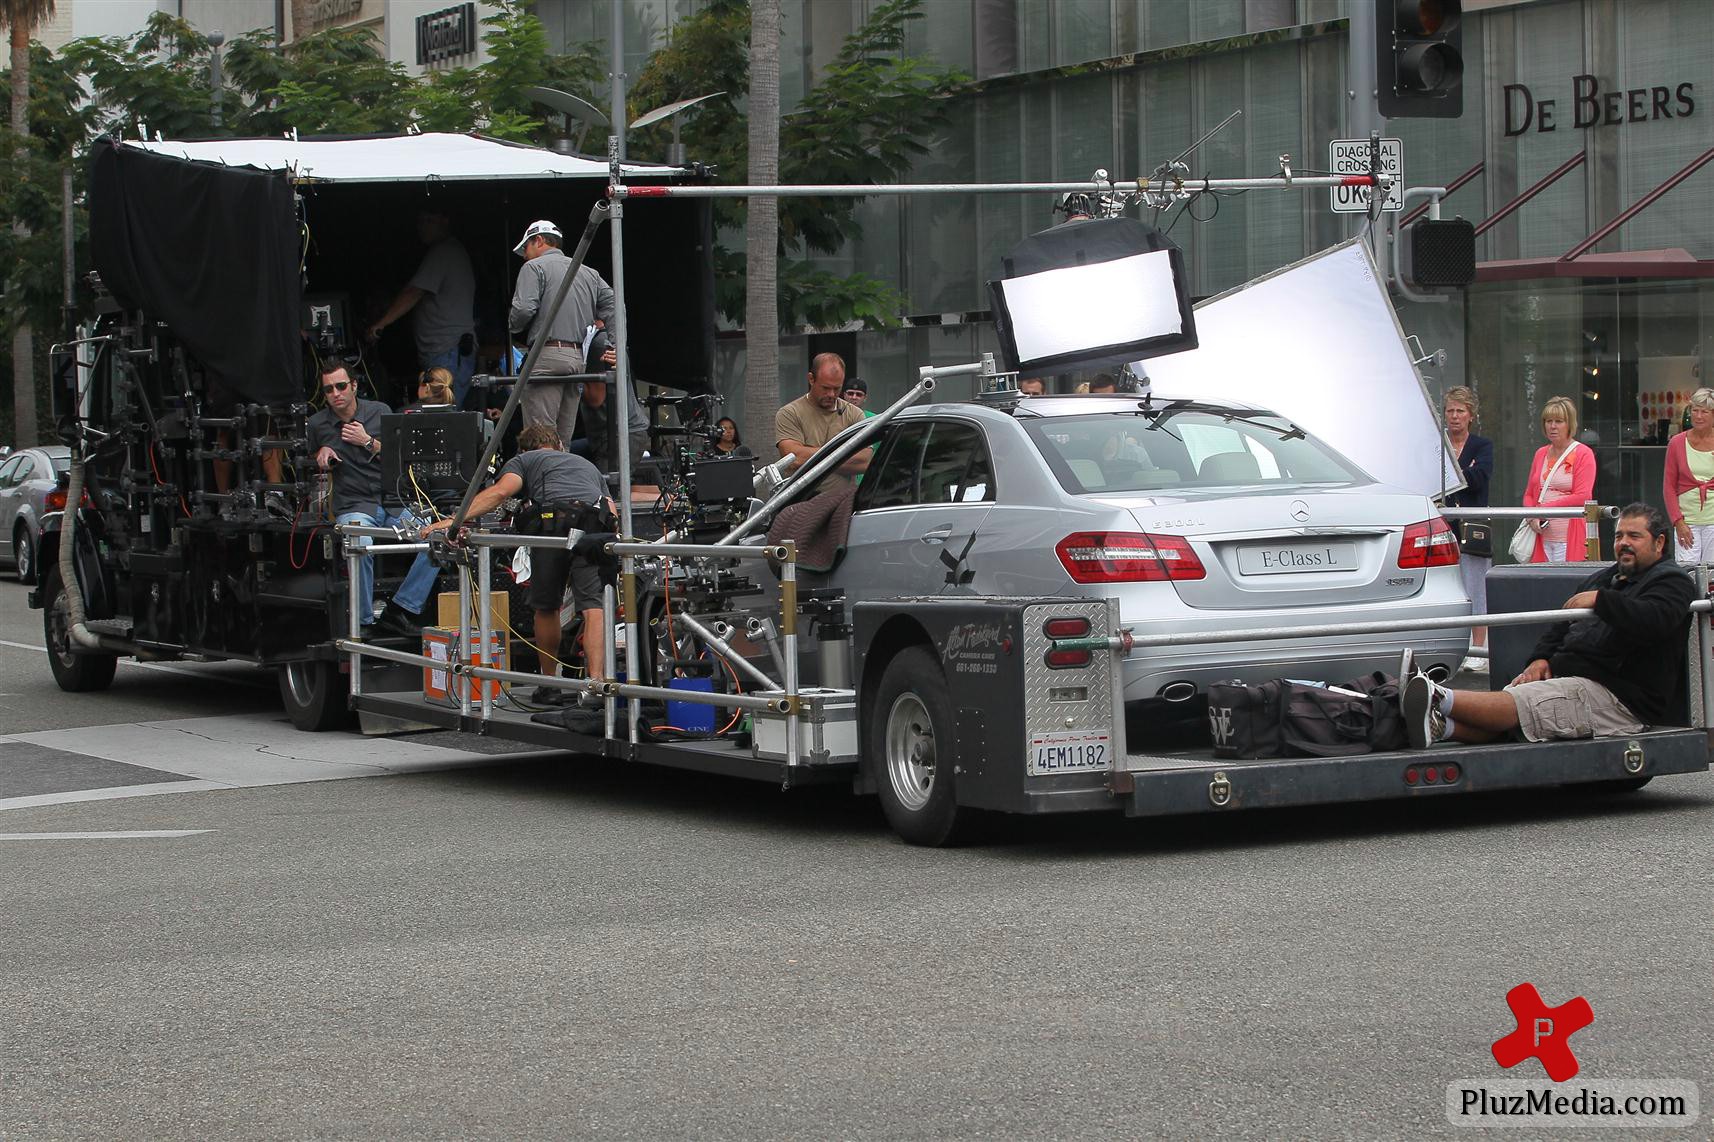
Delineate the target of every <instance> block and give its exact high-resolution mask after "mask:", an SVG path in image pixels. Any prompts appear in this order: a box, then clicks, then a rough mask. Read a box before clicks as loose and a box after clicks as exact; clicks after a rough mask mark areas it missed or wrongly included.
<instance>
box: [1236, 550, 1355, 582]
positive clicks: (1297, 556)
mask: <svg viewBox="0 0 1714 1142" xmlns="http://www.w3.org/2000/svg"><path fill="white" fill-rule="evenodd" d="M1355 570H1357V545H1356V544H1355V543H1252V544H1250V545H1248V546H1246V547H1240V548H1239V549H1238V573H1239V574H1240V575H1307V574H1310V573H1311V572H1315V571H1355Z"/></svg>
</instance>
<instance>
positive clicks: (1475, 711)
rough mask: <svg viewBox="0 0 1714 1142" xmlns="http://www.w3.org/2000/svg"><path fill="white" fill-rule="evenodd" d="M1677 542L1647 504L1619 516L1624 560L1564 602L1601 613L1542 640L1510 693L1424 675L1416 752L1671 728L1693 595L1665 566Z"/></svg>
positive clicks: (1412, 709)
mask: <svg viewBox="0 0 1714 1142" xmlns="http://www.w3.org/2000/svg"><path fill="white" fill-rule="evenodd" d="M1671 534H1672V528H1671V526H1670V525H1669V524H1668V523H1667V521H1666V516H1665V515H1663V514H1662V513H1661V512H1660V511H1659V510H1657V509H1655V508H1653V507H1650V506H1649V505H1648V504H1641V503H1637V504H1632V505H1630V506H1629V507H1627V508H1625V509H1624V510H1623V511H1622V512H1620V513H1619V522H1618V524H1617V526H1616V527H1615V528H1614V529H1613V550H1614V554H1616V555H1617V556H1618V561H1617V562H1616V563H1614V564H1613V565H1612V566H1610V567H1604V568H1602V569H1601V570H1600V571H1597V572H1596V573H1595V574H1593V575H1591V576H1590V577H1589V578H1587V579H1585V580H1584V581H1583V583H1582V585H1581V586H1580V587H1579V589H1578V591H1577V593H1576V594H1575V595H1572V596H1571V598H1569V599H1567V600H1565V606H1566V608H1567V609H1584V608H1590V609H1593V610H1594V612H1595V614H1594V615H1593V616H1592V617H1590V618H1586V619H1578V620H1576V621H1575V622H1563V623H1560V624H1558V625H1557V626H1555V627H1553V628H1552V629H1551V630H1549V631H1548V632H1547V633H1546V634H1545V635H1543V636H1542V637H1541V641H1540V642H1538V643H1536V645H1535V650H1534V652H1533V653H1532V654H1531V655H1530V664H1529V665H1528V666H1526V667H1525V668H1524V671H1523V673H1521V674H1519V675H1518V676H1517V677H1516V678H1514V679H1512V682H1511V685H1509V686H1507V687H1506V688H1505V689H1504V690H1502V691H1500V692H1498V693H1487V692H1482V691H1474V690H1456V691H1455V690H1450V689H1447V688H1446V687H1444V686H1439V685H1436V684H1435V683H1434V682H1432V681H1430V680H1429V678H1428V676H1427V675H1423V674H1418V675H1417V676H1416V677H1414V678H1412V679H1410V680H1409V681H1408V682H1406V683H1405V688H1404V693H1403V695H1402V696H1401V699H1400V701H1401V704H1402V705H1403V707H1404V716H1405V729H1406V730H1407V731H1408V732H1409V734H1410V742H1411V745H1412V746H1413V747H1414V748H1416V749H1423V748H1426V747H1427V746H1429V745H1432V744H1434V743H1435V742H1441V741H1460V742H1490V741H1497V740H1498V739H1500V738H1503V737H1507V736H1509V735H1511V734H1513V733H1514V732H1515V733H1520V734H1521V735H1522V736H1523V737H1524V738H1525V739H1526V740H1528V741H1532V742H1543V741H1564V740H1567V739H1570V738H1589V737H1620V736H1625V735H1629V734H1635V733H1640V732H1642V730H1643V729H1644V728H1645V727H1646V726H1649V725H1659V724H1661V723H1663V722H1664V721H1666V719H1667V718H1668V717H1669V716H1670V715H1669V711H1668V705H1667V704H1668V703H1669V702H1670V701H1671V700H1672V696H1673V695H1674V694H1676V693H1677V692H1678V686H1679V681H1680V675H1681V674H1682V672H1683V663H1684V640H1685V631H1686V628H1687V626H1688V624H1689V622H1690V603H1691V601H1692V600H1693V599H1694V598H1695V597H1696V588H1695V585H1694V584H1693V583H1692V582H1691V579H1690V576H1689V575H1687V574H1685V572H1684V569H1683V568H1681V567H1679V566H1677V565H1676V564H1673V563H1668V562H1665V561H1663V556H1664V555H1665V554H1666V545H1667V543H1668V542H1669V537H1670V536H1671Z"/></svg>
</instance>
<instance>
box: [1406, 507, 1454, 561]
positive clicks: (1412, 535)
mask: <svg viewBox="0 0 1714 1142" xmlns="http://www.w3.org/2000/svg"><path fill="white" fill-rule="evenodd" d="M1458 555H1459V551H1458V535H1457V533H1455V532H1454V531H1453V530H1452V526H1451V525H1450V524H1448V523H1447V522H1446V521H1445V520H1443V519H1441V518H1440V517H1439V516H1435V517H1434V518H1433V519H1430V520H1424V521H1423V522H1422V523H1413V524H1411V525H1410V526H1409V527H1407V528H1405V538H1404V542H1403V543H1400V544H1399V566H1400V567H1407V568H1408V567H1451V566H1452V565H1454V564H1455V563H1457V562H1458Z"/></svg>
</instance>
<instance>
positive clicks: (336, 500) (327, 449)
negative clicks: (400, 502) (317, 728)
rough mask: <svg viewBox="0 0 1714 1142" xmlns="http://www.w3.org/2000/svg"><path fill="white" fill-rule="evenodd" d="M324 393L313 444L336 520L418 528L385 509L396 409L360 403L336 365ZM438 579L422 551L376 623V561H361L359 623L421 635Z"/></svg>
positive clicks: (325, 376) (312, 428)
mask: <svg viewBox="0 0 1714 1142" xmlns="http://www.w3.org/2000/svg"><path fill="white" fill-rule="evenodd" d="M321 395H322V396H323V397H324V398H325V399H326V401H327V404H326V406H325V407H323V408H322V409H321V410H320V411H319V412H317V413H316V414H315V415H314V416H312V417H310V418H309V424H308V428H309V446H310V447H311V448H312V449H314V450H315V466H316V467H317V468H320V469H321V470H322V471H323V472H327V473H329V474H330V475H331V476H332V477H333V496H332V501H333V502H332V508H333V516H334V521H335V522H336V523H357V524H362V525H363V526H365V527H398V526H400V525H401V524H403V525H405V526H406V527H412V526H415V520H414V518H408V517H406V516H403V515H400V514H398V513H397V512H388V511H386V510H385V509H384V508H382V507H381V437H380V432H381V418H382V417H383V416H385V415H386V414H387V413H389V412H391V411H392V409H390V408H388V407H387V406H386V405H384V404H382V403H381V402H380V401H376V400H360V399H358V396H357V385H356V384H355V382H353V381H352V379H351V374H349V373H347V372H346V371H345V366H343V365H340V364H337V363H335V364H331V365H328V366H326V367H325V370H324V371H323V373H322V376H321ZM371 542H372V541H371V540H370V538H369V537H367V536H365V537H363V538H362V539H361V540H360V544H361V545H362V546H364V547H368V546H370V545H371ZM435 576H436V571H435V566H434V563H433V562H431V561H430V560H429V557H428V554H427V553H426V552H421V551H419V552H418V553H417V558H416V561H415V562H413V563H412V564H411V569H410V572H409V573H408V574H406V576H405V581H404V582H403V583H401V584H400V585H399V589H398V590H397V591H395V592H394V593H393V598H392V600H391V601H390V602H389V603H388V604H387V610H386V612H385V613H383V614H382V615H381V617H380V619H379V620H376V619H375V618H374V612H375V560H374V558H373V557H372V556H365V557H364V558H362V559H360V560H359V561H358V563H357V595H358V598H359V599H360V600H361V603H360V606H361V608H362V609H361V610H360V611H359V613H358V619H359V621H360V622H362V624H363V625H364V626H368V625H369V624H370V623H371V622H377V623H378V625H379V626H380V627H381V628H382V629H383V630H384V631H385V632H386V633H388V634H396V635H401V636H404V637H406V638H412V637H415V636H416V635H418V634H421V633H422V627H421V625H420V619H419V616H420V615H421V614H422V611H423V608H424V607H425V606H427V605H428V597H429V592H430V591H432V590H433V589H434V581H435Z"/></svg>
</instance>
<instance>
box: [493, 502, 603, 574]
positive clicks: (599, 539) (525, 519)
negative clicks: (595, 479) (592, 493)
mask: <svg viewBox="0 0 1714 1142" xmlns="http://www.w3.org/2000/svg"><path fill="white" fill-rule="evenodd" d="M517 527H518V534H520V535H553V536H563V535H570V534H571V533H572V532H574V531H578V532H582V533H583V534H582V536H581V537H580V538H579V539H578V541H577V544H576V546H574V547H573V548H572V555H574V556H580V557H582V558H585V559H588V560H589V561H590V562H592V563H594V564H595V566H596V568H597V569H598V570H599V571H600V572H601V578H602V580H603V581H604V582H608V583H612V582H615V581H616V580H617V579H618V576H619V560H618V558H617V557H616V556H612V555H609V554H607V550H606V548H607V544H608V543H610V542H612V541H613V540H615V539H617V538H618V533H619V521H618V519H616V518H615V517H614V515H613V513H612V512H610V511H608V510H607V507H606V505H605V504H602V505H596V504H590V503H585V502H584V501H583V500H555V501H554V502H552V503H548V504H531V505H529V506H528V507H526V508H524V509H523V510H522V511H520V512H519V513H518V519H517Z"/></svg>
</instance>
